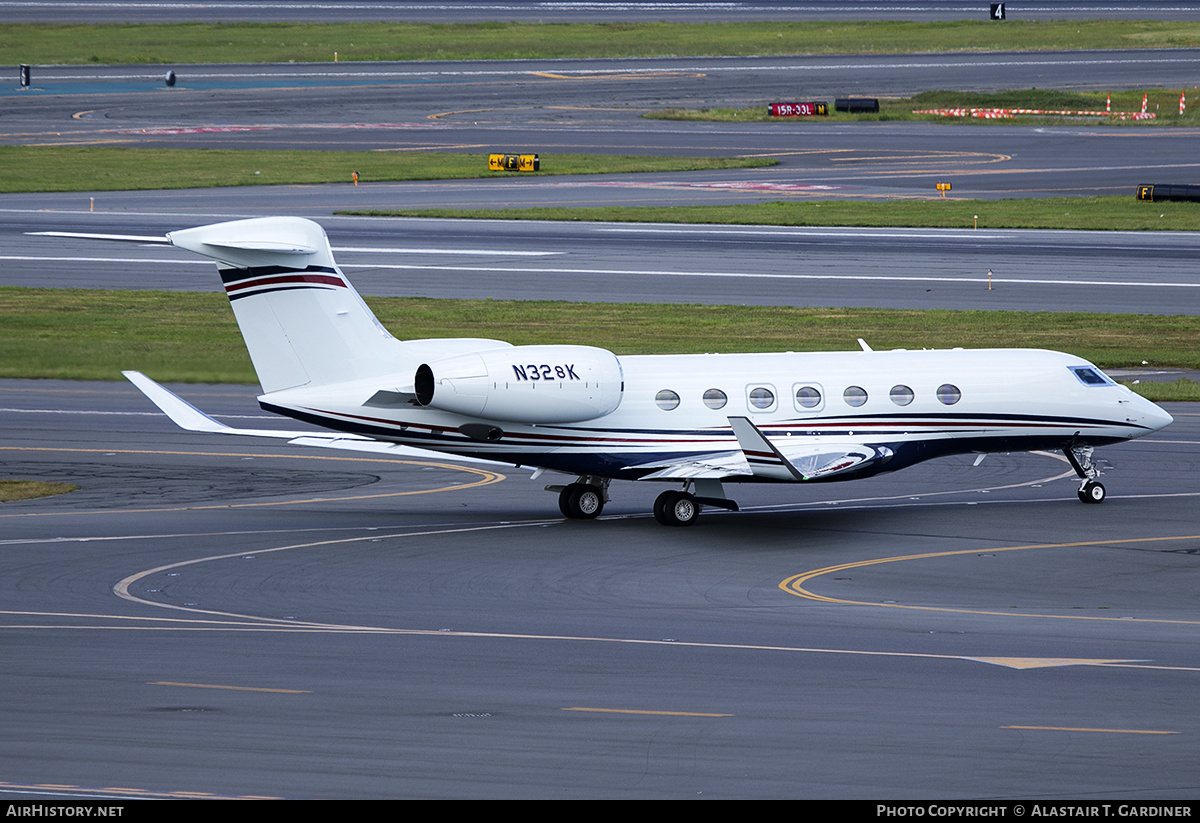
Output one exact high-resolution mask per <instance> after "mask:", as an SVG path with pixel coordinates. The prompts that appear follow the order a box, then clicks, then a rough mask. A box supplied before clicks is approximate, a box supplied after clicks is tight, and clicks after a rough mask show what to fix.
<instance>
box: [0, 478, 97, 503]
mask: <svg viewBox="0 0 1200 823" xmlns="http://www.w3.org/2000/svg"><path fill="white" fill-rule="evenodd" d="M78 488H79V487H78V486H73V485H71V484H70V483H48V482H45V481H42V480H0V503H11V502H12V501H14V500H33V499H35V498H38V497H53V496H54V495H56V494H66V493H67V492H73V491H75V490H76V489H78Z"/></svg>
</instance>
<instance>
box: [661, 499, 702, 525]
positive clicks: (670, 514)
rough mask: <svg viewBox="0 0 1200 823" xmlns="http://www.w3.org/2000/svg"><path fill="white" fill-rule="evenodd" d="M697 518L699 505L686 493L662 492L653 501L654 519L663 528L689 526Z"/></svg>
mask: <svg viewBox="0 0 1200 823" xmlns="http://www.w3.org/2000/svg"><path fill="white" fill-rule="evenodd" d="M699 516H700V504H699V503H697V502H696V498H695V497H693V496H692V495H690V494H688V493H687V492H677V491H667V492H663V493H662V494H660V495H659V496H658V499H657V500H655V501H654V519H655V520H657V521H658V522H659V523H661V524H663V525H664V526H690V525H692V524H693V523H695V522H696V518H697V517H699Z"/></svg>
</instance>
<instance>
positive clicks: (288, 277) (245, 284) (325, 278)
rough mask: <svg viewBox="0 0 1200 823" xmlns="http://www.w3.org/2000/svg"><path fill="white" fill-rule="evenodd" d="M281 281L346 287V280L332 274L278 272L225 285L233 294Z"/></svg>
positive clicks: (277, 283)
mask: <svg viewBox="0 0 1200 823" xmlns="http://www.w3.org/2000/svg"><path fill="white" fill-rule="evenodd" d="M281 283H322V284H324V285H326V286H341V287H342V288H346V281H344V280H342V278H340V277H335V276H333V275H331V274H276V275H272V276H270V277H256V278H254V279H253V280H239V281H238V282H236V283H228V284H226V286H225V291H226V293H228V294H233V293H234V292H235V291H241V290H242V289H254V288H258V287H259V286H277V285H279V284H281Z"/></svg>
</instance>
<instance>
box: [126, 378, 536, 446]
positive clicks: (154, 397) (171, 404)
mask: <svg viewBox="0 0 1200 823" xmlns="http://www.w3.org/2000/svg"><path fill="white" fill-rule="evenodd" d="M121 374H123V375H125V377H126V378H127V379H128V380H129V382H130V383H133V385H134V386H136V387H137V388H138V390H139V391H141V393H142V394H144V395H146V397H148V398H149V399H150V402H152V403H153V404H154V405H156V406H158V408H159V409H160V410H161V411H162V412H163V413H164V414H165V415H166V416H167V417H169V418H171V421H172V422H173V423H174V424H175V425H176V426H179V428H181V429H184V430H186V431H192V432H205V433H209V434H244V435H249V436H251V437H275V438H281V439H285V440H287V441H288V443H289V444H291V445H293V446H315V447H318V448H324V449H342V450H344V451H360V452H374V453H376V454H387V455H391V456H392V457H413V458H419V459H422V460H439V461H447V460H449V461H453V462H457V463H487V464H489V465H493V466H497V465H499V466H510V467H511V466H512V464H511V463H500V462H498V461H495V460H481V459H478V458H474V457H459V456H458V455H454V454H442V453H441V452H436V451H432V450H431V449H418V448H414V447H413V446H401V445H400V444H398V443H386V442H383V441H380V440H372V439H371V438H369V437H360V436H359V435H355V434H338V435H324V434H320V433H317V432H307V431H285V430H282V429H237V428H234V427H232V426H226V425H225V424H224V423H221V422H220V421H218V420H214V419H213V418H211V417H209V416H208V415H207V414H205V413H204V412H202V411H200V410H199V409H198V408H196V407H195V406H193V405H192V404H191V403H189V402H187V401H186V400H184V399H183V398H181V397H179V396H178V395H176V394H174V393H172V392H171V391H169V390H168V389H166V388H164V387H163V386H161V385H160V384H158V383H156V382H154V381H153V380H151V379H150V378H149V377H147V376H146V375H144V374H142V373H141V372H139V371H125V372H121Z"/></svg>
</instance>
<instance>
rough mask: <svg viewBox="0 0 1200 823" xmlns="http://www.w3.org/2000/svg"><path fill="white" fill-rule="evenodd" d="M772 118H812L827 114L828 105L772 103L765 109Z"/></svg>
mask: <svg viewBox="0 0 1200 823" xmlns="http://www.w3.org/2000/svg"><path fill="white" fill-rule="evenodd" d="M767 113H768V114H770V115H771V116H772V117H814V116H816V115H826V114H829V104H828V103H772V104H771V105H770V106H769V107H768V108H767Z"/></svg>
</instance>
